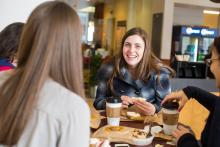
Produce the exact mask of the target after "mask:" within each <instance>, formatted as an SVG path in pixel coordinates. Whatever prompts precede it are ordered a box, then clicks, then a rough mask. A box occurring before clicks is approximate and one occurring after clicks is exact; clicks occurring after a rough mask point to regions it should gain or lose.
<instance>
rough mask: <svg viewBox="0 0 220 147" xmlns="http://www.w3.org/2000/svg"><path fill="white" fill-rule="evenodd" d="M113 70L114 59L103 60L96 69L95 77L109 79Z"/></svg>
mask: <svg viewBox="0 0 220 147" xmlns="http://www.w3.org/2000/svg"><path fill="white" fill-rule="evenodd" d="M113 70H114V61H113V60H107V61H104V62H103V63H102V65H101V66H100V68H99V70H98V73H97V78H98V79H99V80H100V79H109V78H110V76H111V75H112V73H113Z"/></svg>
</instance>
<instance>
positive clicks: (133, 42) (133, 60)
mask: <svg viewBox="0 0 220 147" xmlns="http://www.w3.org/2000/svg"><path fill="white" fill-rule="evenodd" d="M144 48H145V44H144V40H143V39H142V38H141V37H140V36H138V35H132V36H129V37H128V38H127V39H126V40H125V42H124V45H123V57H124V59H125V61H126V63H127V64H128V66H129V67H130V68H135V67H137V65H138V63H139V62H140V61H141V59H142V58H143V54H144Z"/></svg>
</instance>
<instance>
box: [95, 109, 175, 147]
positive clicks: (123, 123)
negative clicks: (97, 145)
mask: <svg viewBox="0 0 220 147" xmlns="http://www.w3.org/2000/svg"><path fill="white" fill-rule="evenodd" d="M100 114H101V115H102V116H103V115H105V112H101V113H100ZM106 124H107V119H106V118H103V119H102V121H101V124H100V127H103V126H104V125H106ZM146 125H147V124H144V123H143V122H135V121H121V122H120V126H127V127H132V128H138V129H144V126H146ZM100 127H99V128H100ZM95 131H96V130H95V129H92V132H95ZM166 142H167V141H165V140H162V139H157V138H154V140H153V142H152V144H150V145H147V146H145V147H155V145H156V144H161V145H163V146H164V147H174V146H173V145H168V144H166ZM115 144H120V143H111V146H112V147H114V146H115ZM130 147H143V146H135V145H130Z"/></svg>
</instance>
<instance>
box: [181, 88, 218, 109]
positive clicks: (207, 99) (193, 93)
mask: <svg viewBox="0 0 220 147" xmlns="http://www.w3.org/2000/svg"><path fill="white" fill-rule="evenodd" d="M183 91H184V93H185V94H186V95H187V97H188V98H195V99H196V100H197V101H198V102H199V103H200V104H202V105H203V106H204V107H206V109H208V110H209V111H211V110H212V108H214V106H215V102H216V99H218V98H219V97H218V96H216V95H214V94H211V93H209V92H207V91H205V90H202V89H200V88H197V87H193V86H188V87H186V88H184V89H183Z"/></svg>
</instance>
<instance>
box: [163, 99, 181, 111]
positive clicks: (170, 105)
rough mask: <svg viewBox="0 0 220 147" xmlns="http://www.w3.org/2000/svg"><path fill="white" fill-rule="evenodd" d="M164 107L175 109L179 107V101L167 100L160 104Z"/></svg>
mask: <svg viewBox="0 0 220 147" xmlns="http://www.w3.org/2000/svg"><path fill="white" fill-rule="evenodd" d="M162 107H163V108H165V109H170V110H177V109H178V108H179V103H178V102H177V101H168V102H166V103H164V104H163V105H162Z"/></svg>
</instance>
